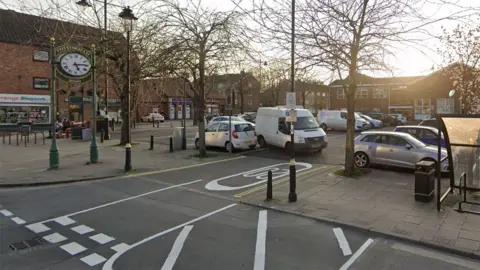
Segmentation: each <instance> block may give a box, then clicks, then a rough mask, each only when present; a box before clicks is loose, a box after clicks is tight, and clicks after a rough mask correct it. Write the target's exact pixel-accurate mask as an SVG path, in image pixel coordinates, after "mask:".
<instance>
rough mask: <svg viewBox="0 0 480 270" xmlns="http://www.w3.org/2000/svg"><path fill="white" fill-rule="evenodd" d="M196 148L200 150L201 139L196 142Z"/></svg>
mask: <svg viewBox="0 0 480 270" xmlns="http://www.w3.org/2000/svg"><path fill="white" fill-rule="evenodd" d="M195 148H197V149H200V139H196V140H195Z"/></svg>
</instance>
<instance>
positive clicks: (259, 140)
mask: <svg viewBox="0 0 480 270" xmlns="http://www.w3.org/2000/svg"><path fill="white" fill-rule="evenodd" d="M258 144H259V145H260V148H265V147H267V142H266V141H265V139H264V138H263V136H259V137H258Z"/></svg>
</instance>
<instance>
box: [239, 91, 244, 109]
mask: <svg viewBox="0 0 480 270" xmlns="http://www.w3.org/2000/svg"><path fill="white" fill-rule="evenodd" d="M243 103H244V100H243V87H242V86H240V113H241V114H243Z"/></svg>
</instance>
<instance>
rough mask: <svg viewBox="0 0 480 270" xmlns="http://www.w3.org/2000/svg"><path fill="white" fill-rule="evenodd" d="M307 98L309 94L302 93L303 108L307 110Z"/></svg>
mask: <svg viewBox="0 0 480 270" xmlns="http://www.w3.org/2000/svg"><path fill="white" fill-rule="evenodd" d="M306 97H307V94H306V93H305V91H303V92H302V106H303V108H304V109H305V98H306Z"/></svg>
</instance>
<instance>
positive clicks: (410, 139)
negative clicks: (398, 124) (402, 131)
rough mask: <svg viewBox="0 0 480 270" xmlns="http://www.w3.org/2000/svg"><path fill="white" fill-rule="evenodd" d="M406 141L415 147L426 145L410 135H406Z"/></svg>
mask: <svg viewBox="0 0 480 270" xmlns="http://www.w3.org/2000/svg"><path fill="white" fill-rule="evenodd" d="M408 141H409V142H410V143H411V144H412V145H413V146H414V147H416V148H423V147H425V146H427V145H426V144H424V143H423V142H421V141H420V140H419V139H417V138H415V137H413V136H412V135H409V136H408Z"/></svg>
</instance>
